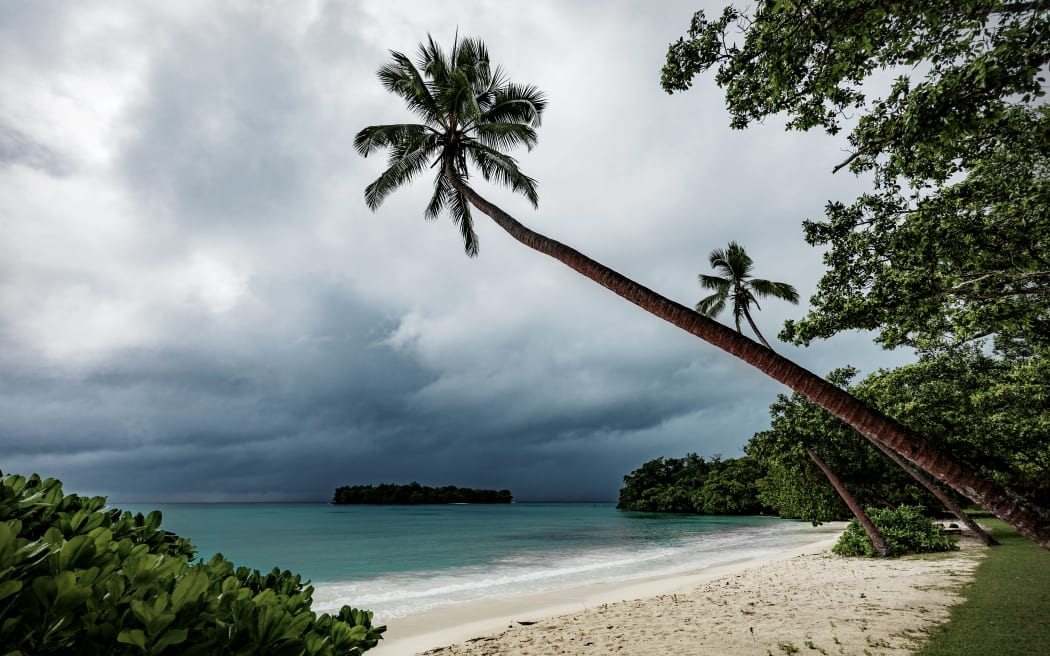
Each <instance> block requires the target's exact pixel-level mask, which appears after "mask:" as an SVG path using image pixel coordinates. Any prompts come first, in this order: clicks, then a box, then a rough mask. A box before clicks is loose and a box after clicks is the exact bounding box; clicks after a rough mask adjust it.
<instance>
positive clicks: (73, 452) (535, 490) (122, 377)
mask: <svg viewBox="0 0 1050 656" xmlns="http://www.w3.org/2000/svg"><path fill="white" fill-rule="evenodd" d="M693 4H694V3H691V2H674V3H666V4H661V5H660V7H661V9H660V10H659V11H654V10H653V9H652V8H651V7H650V6H649V5H646V4H643V3H633V2H610V3H602V4H600V5H599V4H591V3H569V4H567V3H560V2H550V3H544V2H536V3H530V5H529V6H528V7H513V8H511V7H507V6H504V5H501V4H497V3H489V2H473V1H468V0H462V1H458V2H449V3H442V4H441V5H432V4H431V3H423V2H419V3H415V2H413V3H406V4H393V5H392V4H390V3H386V2H379V1H377V2H365V1H362V2H352V3H351V2H319V3H313V4H302V3H268V4H266V5H253V4H246V5H240V6H231V5H226V6H222V7H215V6H213V5H211V4H210V3H205V4H204V5H201V6H197V5H195V4H193V3H186V4H179V5H170V6H168V5H160V4H156V5H148V4H140V3H104V2H98V3H94V2H84V3H76V4H66V3H48V4H41V3H32V4H27V5H21V6H20V8H19V9H20V10H19V11H18V12H14V13H10V14H5V16H4V17H3V18H2V19H0V32H2V33H3V34H4V35H6V37H8V38H7V39H6V42H5V44H4V45H3V46H2V47H3V48H4V51H3V52H4V54H5V57H4V59H3V60H2V62H3V63H2V64H0V71H2V72H3V73H4V75H2V76H0V108H2V109H4V111H3V112H0V117H3V118H2V119H0V120H3V121H4V123H2V124H0V188H3V189H5V194H4V195H3V196H0V203H2V204H0V219H3V220H4V221H6V224H5V229H6V232H5V236H4V238H3V239H2V240H0V468H2V469H3V470H4V471H18V472H26V473H28V472H30V471H39V472H40V473H42V474H44V475H50V476H58V477H60V478H62V479H63V480H65V481H66V482H67V484H68V486H69V488H70V489H72V490H77V491H81V492H86V493H102V494H109V495H111V496H112V497H113V498H114V499H115V500H118V501H120V500H124V501H163V500H220V499H246V500H253V499H326V498H329V496H330V495H331V492H332V489H333V488H334V487H335V486H338V485H341V484H347V483H355V482H361V483H379V482H408V481H411V480H418V481H420V482H422V483H425V484H431V485H443V484H450V483H451V484H457V485H467V486H482V487H501V488H502V487H509V488H511V489H512V490H513V491H514V493H515V494H516V496H517V497H518V498H519V499H533V500H543V499H573V500H594V499H611V498H613V497H614V496H615V494H616V490H617V489H618V486H619V484H620V482H621V478H622V476H623V475H624V474H626V473H627V472H629V471H630V470H631V469H633V468H635V467H637V466H638V465H639V464H641V462H643V461H644V460H648V459H650V458H654V457H657V456H660V455H665V456H680V455H682V454H684V453H686V452H687V451H697V452H699V453H701V454H703V455H707V456H710V455H713V454H719V453H720V454H723V455H725V456H726V457H732V456H735V455H737V454H738V453H739V451H738V448H739V446H740V445H741V444H743V443H744V442H746V440H747V439H748V438H749V437H750V436H751V435H752V434H753V432H755V431H757V430H761V429H762V428H764V427H765V425H766V422H767V408H768V405H769V403H770V402H772V401H773V400H774V398H775V396H776V394H777V393H780V392H783V391H784V390H783V388H781V387H780V386H778V385H776V384H774V383H772V382H771V381H769V380H768V379H767V378H765V377H764V376H762V375H761V374H758V373H757V372H755V371H753V370H751V369H750V368H748V367H746V366H745V365H742V364H740V363H738V362H736V361H735V360H734V359H733V358H731V357H730V356H727V355H725V354H723V353H721V352H718V351H716V350H715V349H713V348H712V347H710V346H708V345H706V344H703V343H701V342H699V341H698V340H696V339H695V338H692V337H691V336H688V335H685V334H683V333H681V332H679V331H677V330H676V329H674V328H671V327H669V326H667V325H665V324H663V323H662V322H660V321H658V320H656V319H654V318H652V317H649V316H647V315H646V314H645V313H644V312H642V311H640V310H639V309H638V308H636V307H634V306H632V305H630V304H628V303H625V302H623V301H622V300H621V299H618V298H616V297H614V296H612V295H611V294H609V293H608V292H607V291H605V290H602V289H600V288H598V287H597V286H595V285H594V284H593V283H591V282H589V281H586V280H583V279H581V278H580V277H579V276H578V275H577V274H575V273H573V272H571V271H569V270H568V269H566V268H565V267H563V266H562V265H560V264H558V263H556V262H552V261H550V260H548V259H546V258H543V257H541V256H539V255H537V254H535V253H533V252H531V251H528V250H527V249H524V248H522V247H521V246H520V245H518V244H516V243H514V242H513V241H512V240H510V239H509V238H507V236H506V235H505V234H503V233H501V232H500V231H498V230H497V229H496V228H494V227H493V226H492V225H491V224H490V223H489V222H487V221H485V219H484V217H481V216H480V215H479V217H478V226H477V227H478V231H479V234H480V236H481V242H482V252H481V255H480V257H478V258H476V259H469V258H466V257H464V255H463V253H462V244H461V243H460V241H459V237H458V235H457V233H456V230H455V228H454V227H453V226H452V225H451V224H450V222H449V221H448V220H447V219H442V220H440V221H437V222H434V223H426V222H424V221H423V219H422V215H421V214H422V207H423V206H424V204H425V202H426V198H427V196H428V192H429V188H430V182H429V180H420V181H419V182H418V183H417V184H416V185H414V186H413V187H411V188H407V189H405V190H404V191H402V192H399V193H398V194H396V195H395V196H393V197H391V198H390V199H389V200H388V201H387V202H386V204H385V205H384V206H383V208H381V210H380V211H379V212H377V213H371V212H369V211H368V210H367V209H366V208H365V206H364V203H363V201H362V191H363V188H364V186H365V185H366V184H368V182H370V181H371V180H372V179H374V177H375V176H376V175H377V174H378V172H379V170H380V169H381V167H382V164H383V161H382V160H383V158H382V157H381V156H380V157H379V158H369V159H368V160H363V159H361V158H360V157H358V156H357V155H356V154H355V153H354V151H353V148H352V140H353V135H354V133H355V132H356V130H358V129H360V128H361V127H363V126H365V125H369V124H374V123H380V122H398V121H402V120H406V119H408V118H409V116H410V115H409V114H408V113H407V111H406V110H405V109H404V108H403V107H402V106H401V105H400V103H399V102H398V101H397V100H396V98H393V97H391V96H390V95H389V94H387V93H385V91H384V90H383V89H382V86H381V85H380V84H379V82H378V81H377V80H376V78H375V70H376V68H377V67H378V66H379V65H380V64H382V63H383V62H384V60H385V58H386V57H387V50H388V49H398V50H404V51H407V52H413V51H414V49H415V44H417V43H418V42H419V41H420V40H421V39H423V38H425V35H426V34H427V33H428V32H430V33H432V34H434V36H435V38H437V39H439V40H442V41H448V40H450V39H451V38H452V36H453V35H454V34H456V33H457V30H458V33H460V34H472V35H477V36H481V37H482V38H484V39H485V40H486V41H487V42H488V43H489V46H490V49H491V51H492V53H493V56H494V57H495V58H496V59H497V60H498V61H499V62H500V63H501V64H503V65H504V66H505V68H506V69H507V71H508V73H509V74H510V75H511V76H512V77H513V78H514V79H516V80H520V81H523V82H528V83H535V84H538V85H539V86H540V87H541V88H543V89H544V91H545V92H546V93H547V95H548V96H549V98H550V100H551V102H550V106H549V109H548V112H547V114H546V116H545V121H544V126H543V128H542V130H541V143H540V145H539V146H538V147H537V148H536V149H535V150H534V151H533V152H532V153H517V155H518V156H519V157H520V161H521V163H522V166H523V168H524V169H525V170H526V172H527V173H529V174H530V175H533V176H535V177H537V178H538V179H539V180H540V189H541V204H540V209H539V210H538V211H536V210H533V209H532V208H531V207H530V206H529V205H528V204H527V203H526V202H524V201H522V200H520V199H516V198H514V197H513V196H512V195H511V194H509V193H507V192H506V191H505V190H494V189H492V188H491V187H488V186H486V185H484V184H480V185H479V187H480V188H481V189H482V190H483V191H484V193H490V192H491V193H492V194H493V197H494V199H497V202H498V203H500V204H501V205H503V206H505V207H506V209H508V210H510V211H512V212H514V213H520V215H521V217H522V219H524V220H525V221H526V222H528V223H529V224H530V225H531V226H533V227H535V228H536V229H539V230H541V231H544V232H547V233H549V234H550V235H551V236H553V237H555V238H559V239H562V240H565V241H567V242H568V243H570V244H572V245H574V246H577V247H579V248H580V249H581V250H583V251H585V252H587V253H588V254H590V255H592V256H594V257H596V258H598V259H600V260H602V261H604V262H606V263H607V264H609V265H611V266H613V267H614V268H617V269H619V270H621V271H622V272H623V273H625V274H626V275H629V276H632V277H635V278H636V279H638V280H639V281H640V282H642V283H643V284H647V285H650V286H652V287H654V288H655V289H658V290H660V291H662V292H663V293H665V294H666V295H668V296H669V297H671V298H673V299H675V300H678V301H680V302H683V303H686V304H689V305H691V304H693V303H695V302H696V300H697V299H698V298H699V297H700V296H701V295H702V290H700V289H699V287H698V285H697V283H696V275H697V274H698V273H701V272H706V271H707V270H708V265H707V253H708V252H709V251H710V250H711V249H712V248H714V247H718V246H724V244H725V243H726V242H727V241H729V240H730V239H737V240H740V241H743V242H745V245H746V246H747V248H748V251H749V252H750V253H751V255H752V256H753V257H754V258H755V261H756V266H757V269H756V272H757V273H758V274H759V275H761V276H763V277H770V278H773V279H781V280H788V281H791V282H793V283H795V284H796V285H797V286H799V287H800V291H802V293H803V296H805V295H807V294H808V293H810V291H811V290H812V289H813V285H814V284H815V281H816V279H817V277H818V276H819V274H820V268H821V267H820V258H819V253H816V252H814V251H813V250H812V249H810V248H809V247H807V246H806V245H805V244H804V243H803V242H802V239H801V231H800V229H799V222H800V220H801V219H802V218H807V217H810V218H813V217H816V216H819V214H820V211H821V207H822V206H823V204H824V202H825V201H826V200H827V199H829V198H838V197H846V198H848V197H849V196H850V195H852V194H854V193H856V191H857V190H858V189H860V188H861V187H862V182H863V181H857V180H855V179H853V178H849V177H845V176H836V177H831V176H829V175H828V170H829V169H830V167H831V166H832V165H833V164H834V163H837V161H839V160H840V159H841V152H840V150H839V149H840V148H841V143H839V142H838V141H836V140H833V139H828V138H824V137H820V136H819V135H799V134H796V133H791V134H785V133H784V132H783V131H782V130H781V128H780V126H778V125H774V124H772V123H774V122H773V121H771V122H770V124H769V125H762V126H756V127H755V128H754V129H752V130H748V131H744V132H730V131H729V130H727V129H726V127H725V126H726V123H727V122H728V119H727V117H726V115H725V111H724V109H723V108H722V105H721V103H722V98H721V95H720V93H719V92H718V91H717V90H716V89H714V88H713V86H712V85H710V83H709V81H707V83H705V84H704V85H698V89H696V90H694V91H693V92H690V93H688V94H680V95H676V96H673V97H669V96H667V95H666V94H664V93H663V92H662V91H661V90H660V89H659V85H658V79H659V68H660V65H661V64H662V60H663V56H664V55H663V52H664V48H665V47H666V43H667V42H669V41H671V40H673V39H674V38H676V37H677V36H678V35H680V34H681V33H682V32H683V31H684V30H685V29H686V27H687V26H688V22H689V18H690V16H691V15H692V12H693V10H694V9H695V7H694V6H693ZM49 25H55V26H62V29H61V30H57V31H50V30H49V29H48V26H49ZM801 311H802V310H801V309H800V308H791V307H788V306H786V305H785V304H778V303H769V304H768V305H767V304H763V312H762V313H761V315H760V317H759V319H758V321H759V324H760V325H761V326H762V328H763V330H764V331H765V332H766V334H767V335H769V336H771V335H773V334H775V333H776V332H777V328H778V326H779V325H780V324H781V323H782V321H783V319H785V318H787V317H796V316H798V314H799V313H800V312H801ZM783 350H784V351H785V352H786V353H788V354H789V356H790V357H792V358H796V359H798V360H800V361H801V362H803V363H804V364H806V365H807V366H809V367H811V368H812V369H814V370H815V371H817V372H818V373H825V372H826V371H827V370H829V369H831V368H833V367H836V366H841V365H842V364H845V363H847V362H849V363H853V364H857V365H859V366H861V367H863V368H865V369H868V370H870V369H871V368H873V367H874V366H877V365H886V364H889V363H891V362H892V360H891V359H890V358H887V356H885V355H884V354H882V353H879V352H878V351H877V350H875V349H874V348H873V347H872V346H871V345H870V343H869V341H868V339H867V338H866V337H865V336H861V335H853V336H845V337H843V338H839V339H837V340H836V341H835V342H834V344H833V345H831V346H826V347H818V348H813V349H808V350H800V349H792V348H790V347H788V346H786V345H785V346H783ZM894 357H897V356H894Z"/></svg>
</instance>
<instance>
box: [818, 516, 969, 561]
mask: <svg viewBox="0 0 1050 656" xmlns="http://www.w3.org/2000/svg"><path fill="white" fill-rule="evenodd" d="M867 516H868V517H870V518H871V522H872V523H873V524H874V525H875V528H876V529H878V533H879V535H880V536H881V537H882V538H883V539H884V540H885V542H886V553H883V552H881V551H880V549H879V547H878V546H876V545H873V544H872V540H871V539H870V533H869V532H868V531H867V530H866V529H863V528H861V525H860V522H859V521H858V520H857V518H853V519H851V520H850V522H849V526H847V527H846V530H845V532H843V534H842V536H841V537H840V538H839V540H838V542H836V543H835V546H834V547H832V548H831V550H832V551H833V552H834V553H837V554H839V555H840V556H869V557H870V556H887V555H889V556H901V555H904V554H912V553H934V552H938V551H951V550H952V549H958V548H959V545H958V540H956V539H955V538H952V537H950V536H948V535H947V534H946V533H945V531H944V528H942V527H941V526H940V525H939V524H934V523H933V522H931V521H930V519H929V517H927V516H926V512H925V509H924V508H923V507H922V506H899V507H897V508H868V510H867Z"/></svg>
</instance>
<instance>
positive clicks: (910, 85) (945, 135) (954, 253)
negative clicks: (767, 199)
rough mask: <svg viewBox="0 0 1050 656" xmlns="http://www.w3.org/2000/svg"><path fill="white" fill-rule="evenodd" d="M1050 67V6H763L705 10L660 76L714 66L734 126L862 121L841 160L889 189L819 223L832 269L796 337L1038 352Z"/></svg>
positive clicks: (789, 331) (1047, 251)
mask: <svg viewBox="0 0 1050 656" xmlns="http://www.w3.org/2000/svg"><path fill="white" fill-rule="evenodd" d="M1048 63H1050V5H1047V3H1045V2H1003V1H1002V0H925V1H923V2H894V3H871V2H869V1H867V0H814V1H812V2H785V1H783V0H762V1H760V2H758V3H756V4H755V6H754V8H753V9H751V8H749V9H747V10H738V9H736V8H734V7H727V8H726V9H725V10H724V11H723V12H722V14H721V15H720V16H719V17H718V18H717V19H715V20H709V19H708V18H707V17H706V16H705V15H704V13H703V12H697V13H696V15H695V16H694V17H693V19H692V22H691V24H690V27H689V30H688V34H687V35H686V36H685V37H684V38H681V39H679V40H678V41H677V42H675V43H673V44H671V45H670V47H669V49H668V54H667V64H666V66H665V67H664V70H663V78H662V84H663V87H664V89H665V90H667V91H668V92H671V91H677V90H684V89H686V88H688V87H689V86H690V85H691V81H692V79H693V77H694V76H695V75H697V74H699V73H702V72H704V71H707V70H709V69H714V70H715V82H716V83H717V84H718V85H719V86H720V87H721V88H722V89H724V91H725V97H726V104H727V106H728V108H729V111H730V113H731V115H732V119H731V121H732V125H733V127H735V128H745V127H747V126H748V125H750V124H751V123H752V122H755V121H762V120H764V119H765V118H767V117H770V116H773V115H781V116H785V117H786V120H787V127H788V128H789V129H800V130H808V129H811V128H823V129H824V130H825V131H827V132H828V133H831V134H836V133H837V132H838V131H839V130H840V129H841V127H842V122H843V121H842V119H843V118H844V117H847V116H848V117H857V118H856V120H855V122H853V126H852V130H851V131H850V134H849V146H850V150H851V151H852V154H851V155H850V156H849V157H848V158H847V159H846V160H845V161H844V162H842V163H841V164H839V166H838V167H836V170H838V169H839V168H842V167H845V166H847V165H848V166H849V167H850V169H851V170H852V171H854V172H855V173H869V174H871V179H872V180H873V189H872V190H871V192H870V193H866V194H864V195H862V196H860V197H859V198H858V199H856V200H855V201H854V202H853V203H848V204H847V203H829V204H828V206H827V209H826V213H825V214H826V216H825V219H824V220H823V221H810V222H807V223H806V225H805V230H806V238H807V240H808V241H809V242H810V243H811V244H813V245H814V246H818V247H821V248H822V249H824V250H825V251H826V255H825V263H826V264H827V266H828V271H827V273H826V274H825V276H824V278H823V279H822V280H821V281H820V283H819V285H818V289H817V293H816V295H815V296H814V297H813V299H812V305H811V310H810V312H809V315H808V316H807V317H806V318H804V319H803V320H801V321H798V322H789V324H788V326H787V327H786V329H785V331H784V333H782V337H783V338H785V339H792V340H794V341H796V342H799V343H808V342H809V341H810V340H812V339H815V338H821V337H827V336H830V335H833V334H835V333H836V332H839V331H842V330H849V329H858V328H859V329H873V330H879V331H880V332H879V335H878V339H879V341H881V342H882V343H883V344H885V345H887V346H890V347H892V346H897V345H902V344H905V345H916V346H920V347H930V346H936V345H942V344H946V343H959V342H964V341H967V340H971V339H974V338H978V337H981V336H987V335H994V336H996V337H997V339H998V340H999V342H1000V344H1005V343H1011V344H1015V345H1016V344H1025V345H1029V346H1031V345H1036V344H1044V345H1045V344H1047V343H1050V317H1048V315H1047V307H1050V106H1047V105H1046V104H1045V103H1044V102H1043V98H1042V97H1043V96H1044V94H1045V72H1046V69H1047V65H1048ZM885 71H889V72H890V74H891V75H895V76H896V78H895V79H893V78H890V77H888V76H886V75H885ZM880 84H881V89H880Z"/></svg>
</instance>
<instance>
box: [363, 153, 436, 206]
mask: <svg viewBox="0 0 1050 656" xmlns="http://www.w3.org/2000/svg"><path fill="white" fill-rule="evenodd" d="M435 149H436V147H430V148H426V147H423V148H415V149H412V150H403V149H401V148H394V149H393V152H392V153H391V155H390V159H389V160H388V166H387V169H386V170H385V171H383V173H382V174H380V176H379V177H378V178H376V179H375V180H374V181H373V182H372V183H371V184H369V185H368V186H367V187H365V203H367V204H368V207H369V208H370V209H372V210H375V209H377V208H378V207H379V206H380V205H382V204H383V200H384V199H386V197H387V196H389V195H390V194H391V193H392V192H393V191H395V190H396V189H397V188H398V187H401V186H402V185H404V184H406V183H408V182H410V181H411V180H412V178H414V177H415V176H416V175H418V174H419V173H420V172H421V171H422V170H423V169H425V168H427V167H428V165H429V162H430V160H431V158H432V157H433V154H434V150H435Z"/></svg>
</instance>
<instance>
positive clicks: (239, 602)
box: [0, 474, 386, 656]
mask: <svg viewBox="0 0 1050 656" xmlns="http://www.w3.org/2000/svg"><path fill="white" fill-rule="evenodd" d="M160 522H161V515H160V513H159V512H157V511H154V512H151V513H149V514H148V515H146V516H143V515H142V514H141V513H139V514H136V515H132V514H131V513H129V512H122V511H120V510H118V509H108V508H106V499H105V497H90V498H89V497H80V496H77V495H75V494H70V495H64V494H63V492H62V484H61V483H60V482H59V481H57V480H55V479H50V478H49V479H46V480H41V479H40V477H39V476H37V475H35V474H34V475H33V476H31V477H29V478H28V479H27V478H24V477H22V476H16V475H8V476H4V477H3V478H2V481H0V644H2V645H4V654H5V656H8V655H14V654H58V653H61V654H69V653H76V654H80V655H86V656H92V655H99V656H101V655H103V654H105V655H111V654H112V655H118V656H123V655H138V654H150V655H158V654H170V655H175V654H180V655H181V654H186V655H189V656H193V655H201V656H203V655H211V654H237V655H248V654H289V655H292V654H295V655H297V656H298V655H300V654H301V655H304V656H336V655H339V656H357V655H359V654H362V653H364V652H365V651H368V650H369V649H371V648H372V647H374V646H375V645H376V644H377V643H378V641H379V640H380V638H381V637H382V633H383V632H384V631H385V630H386V627H373V626H372V624H371V622H372V613H370V612H368V611H360V610H355V609H353V608H350V607H349V606H343V608H342V609H341V610H340V611H339V613H338V614H337V615H336V616H335V617H332V616H329V615H320V616H318V615H316V614H315V613H314V612H313V611H311V610H310V604H311V602H312V597H311V596H312V594H313V588H312V587H311V586H309V585H308V584H304V583H303V582H302V581H301V580H300V577H299V576H298V575H295V574H292V573H291V572H288V571H281V570H278V569H274V570H273V571H272V572H270V573H269V574H261V573H260V572H259V571H258V570H250V569H248V568H246V567H235V566H234V565H233V563H231V562H229V561H228V560H226V559H225V558H223V557H222V556H221V555H216V556H215V557H214V558H212V559H211V560H209V561H208V562H202V561H200V560H195V553H196V550H195V548H194V547H193V545H192V544H190V543H189V542H188V541H187V540H185V539H184V538H181V537H179V536H177V535H175V534H174V533H170V532H168V531H164V530H161V529H160Z"/></svg>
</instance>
